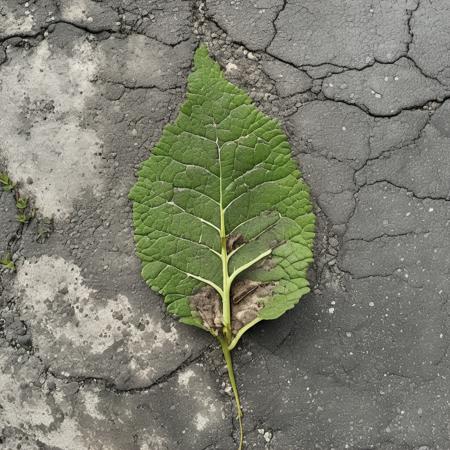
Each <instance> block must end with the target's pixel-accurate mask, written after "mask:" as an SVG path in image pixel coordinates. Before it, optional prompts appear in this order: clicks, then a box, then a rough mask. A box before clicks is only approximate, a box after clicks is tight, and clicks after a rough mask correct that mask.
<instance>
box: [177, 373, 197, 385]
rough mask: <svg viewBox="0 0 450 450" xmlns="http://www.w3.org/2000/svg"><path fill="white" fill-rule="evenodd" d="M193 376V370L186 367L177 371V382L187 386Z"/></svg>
mask: <svg viewBox="0 0 450 450" xmlns="http://www.w3.org/2000/svg"><path fill="white" fill-rule="evenodd" d="M193 376H195V372H194V371H193V370H192V369H187V370H185V371H183V372H179V373H178V383H179V384H180V385H181V386H183V387H188V385H189V381H190V379H191V378H192V377H193Z"/></svg>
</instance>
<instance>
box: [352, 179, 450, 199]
mask: <svg viewBox="0 0 450 450" xmlns="http://www.w3.org/2000/svg"><path fill="white" fill-rule="evenodd" d="M383 183H385V184H388V185H390V186H393V187H395V188H397V189H401V190H404V191H406V192H407V194H409V195H411V197H413V198H415V199H417V200H433V201H444V202H448V201H450V194H449V195H448V196H447V197H442V196H438V195H436V196H433V195H419V194H417V193H415V192H413V191H411V190H409V189H408V188H407V187H405V186H401V185H399V184H395V183H394V182H392V181H389V180H377V181H374V182H372V183H364V184H363V185H361V186H359V188H358V191H357V193H359V191H360V190H361V189H362V188H364V187H367V186H374V185H376V184H383Z"/></svg>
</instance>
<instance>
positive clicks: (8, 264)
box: [0, 253, 16, 271]
mask: <svg viewBox="0 0 450 450" xmlns="http://www.w3.org/2000/svg"><path fill="white" fill-rule="evenodd" d="M0 266H2V267H3V268H5V269H7V270H13V271H14V270H16V265H15V264H14V262H13V260H12V259H11V254H10V253H7V254H6V255H5V256H4V257H2V258H0Z"/></svg>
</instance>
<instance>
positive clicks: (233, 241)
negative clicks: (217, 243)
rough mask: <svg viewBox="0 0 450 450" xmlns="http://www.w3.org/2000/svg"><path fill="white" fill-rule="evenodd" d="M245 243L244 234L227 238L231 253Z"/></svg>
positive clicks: (228, 250) (231, 235)
mask: <svg viewBox="0 0 450 450" xmlns="http://www.w3.org/2000/svg"><path fill="white" fill-rule="evenodd" d="M244 243H245V240H244V236H242V234H240V233H239V234H234V235H233V234H230V235H229V236H228V237H227V252H228V253H230V252H232V251H233V250H236V249H237V248H238V247H240V246H241V245H242V244H244Z"/></svg>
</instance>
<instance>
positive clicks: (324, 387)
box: [0, 0, 450, 450]
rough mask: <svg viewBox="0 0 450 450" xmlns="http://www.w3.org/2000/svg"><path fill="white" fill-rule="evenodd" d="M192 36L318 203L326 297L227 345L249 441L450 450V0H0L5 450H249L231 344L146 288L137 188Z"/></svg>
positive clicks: (288, 447) (0, 334)
mask: <svg viewBox="0 0 450 450" xmlns="http://www.w3.org/2000/svg"><path fill="white" fill-rule="evenodd" d="M199 40H200V41H202V42H206V43H207V44H208V46H209V48H210V51H211V53H212V54H213V55H214V56H215V58H216V59H217V60H218V61H219V63H220V64H221V65H222V66H223V67H224V70H225V71H226V75H227V77H228V78H229V79H230V80H231V81H233V82H234V83H236V84H238V85H239V86H241V87H243V88H244V89H246V90H247V91H248V92H249V93H250V94H251V96H252V97H253V98H254V100H255V102H256V103H257V104H258V106H259V107H261V108H262V109H263V110H264V111H265V112H266V113H268V114H270V115H272V116H274V117H277V118H279V119H280V121H281V123H282V125H283V127H284V128H285V130H286V133H287V134H288V136H289V139H290V142H291V144H292V147H293V152H294V154H295V156H296V158H298V162H299V165H300V167H301V168H302V171H303V174H304V177H305V179H306V180H307V181H308V182H309V184H310V186H311V190H312V195H313V199H314V203H315V210H316V214H317V217H318V233H317V238H316V248H315V262H314V266H313V268H312V270H311V271H310V280H311V284H312V292H311V294H310V295H308V296H307V297H305V298H304V299H303V300H302V301H301V303H300V304H299V306H298V307H296V308H295V310H292V311H291V312H289V313H287V314H286V315H285V316H283V317H282V318H280V319H279V320H277V321H274V322H267V323H263V324H261V325H259V326H257V327H256V328H255V329H254V330H253V331H252V332H251V333H248V334H247V335H246V337H245V338H244V339H243V340H242V344H240V346H239V348H238V349H237V350H236V351H235V352H234V356H235V365H236V372H237V377H238V383H239V387H240V391H241V396H242V401H243V406H244V412H245V424H244V426H245V430H246V443H247V448H249V449H251V448H253V449H272V450H314V449H330V450H331V449H336V450H338V449H339V450H340V449H360V450H363V449H364V450H366V449H379V450H413V449H414V450H438V449H439V450H449V449H450V425H449V423H450V421H449V417H450V407H449V405H450V398H449V397H450V384H449V383H450V364H449V351H448V348H449V342H450V336H449V329H448V323H449V302H448V299H449V296H450V282H449V274H450V256H449V255H450V229H449V226H450V52H449V42H450V1H449V0H433V1H431V0H420V1H419V0H414V1H413V0H402V1H395V2H392V1H388V0H371V1H369V0H367V1H366V0H354V1H348V2H342V1H339V0H301V1H300V0H252V1H244V0H207V1H184V0H168V1H164V0H160V1H156V0H103V1H101V0H100V1H99V0H29V1H27V2H26V1H24V0H0V42H1V45H0V169H1V171H7V172H8V173H9V175H10V177H11V178H12V179H13V180H14V181H15V182H18V183H19V184H18V187H17V188H16V189H15V191H14V192H12V193H6V192H0V256H2V255H4V254H6V253H7V252H11V254H12V257H13V260H14V262H15V265H16V267H17V271H16V272H15V273H12V272H8V271H1V272H0V448H1V449H18V448H21V449H22V450H37V449H52V450H56V449H63V450H66V449H67V450H84V449H86V450H87V449H89V450H134V449H136V450H137V449H139V450H164V449H169V450H176V449H180V450H181V449H182V450H190V449H192V450H194V449H195V450H197V449H199V450H200V449H203V450H207V449H208V450H213V449H220V450H232V449H234V448H235V447H236V442H237V439H238V436H237V435H236V423H235V420H234V417H233V415H234V413H233V411H234V410H233V400H232V397H231V391H230V388H229V386H228V382H227V378H226V372H225V369H224V364H223V361H222V356H221V354H220V351H219V350H218V349H217V348H216V345H215V343H214V342H212V340H211V339H210V338H209V337H208V336H207V335H206V333H202V332H201V331H200V330H195V329H191V328H189V327H187V326H185V325H182V324H179V323H177V322H176V321H175V320H173V319H172V318H170V317H168V316H167V315H166V313H165V311H164V308H163V305H162V301H161V299H160V298H159V297H158V296H157V295H155V294H153V293H152V292H150V291H149V289H148V288H147V287H146V285H145V284H144V282H143V281H142V280H141V278H140V274H139V262H138V260H137V258H136V257H135V256H134V244H133V240H132V229H131V216H130V211H131V209H130V203H129V201H128V199H127V194H128V191H129V189H130V187H131V186H132V185H133V184H134V181H135V171H136V168H137V166H138V165H139V163H140V162H141V161H142V160H143V159H145V158H146V157H147V155H148V152H149V149H151V147H152V145H153V144H154V143H155V142H157V140H158V138H159V136H160V133H161V130H162V128H163V127H164V125H165V124H167V123H168V122H169V121H171V120H173V119H174V118H175V117H176V114H177V109H178V107H179V105H180V104H181V102H182V101H183V96H184V92H185V85H186V76H187V74H188V73H189V70H190V67H191V61H192V56H193V51H194V49H195V47H196V45H197V43H198V41H199ZM19 193H20V195H22V196H27V197H29V198H30V201H31V202H32V205H33V206H34V207H35V208H36V209H37V214H36V217H35V218H33V219H31V220H30V221H29V223H27V224H25V225H24V224H20V223H19V222H18V221H17V220H16V215H17V214H18V211H17V210H16V207H15V199H14V196H15V195H19Z"/></svg>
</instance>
